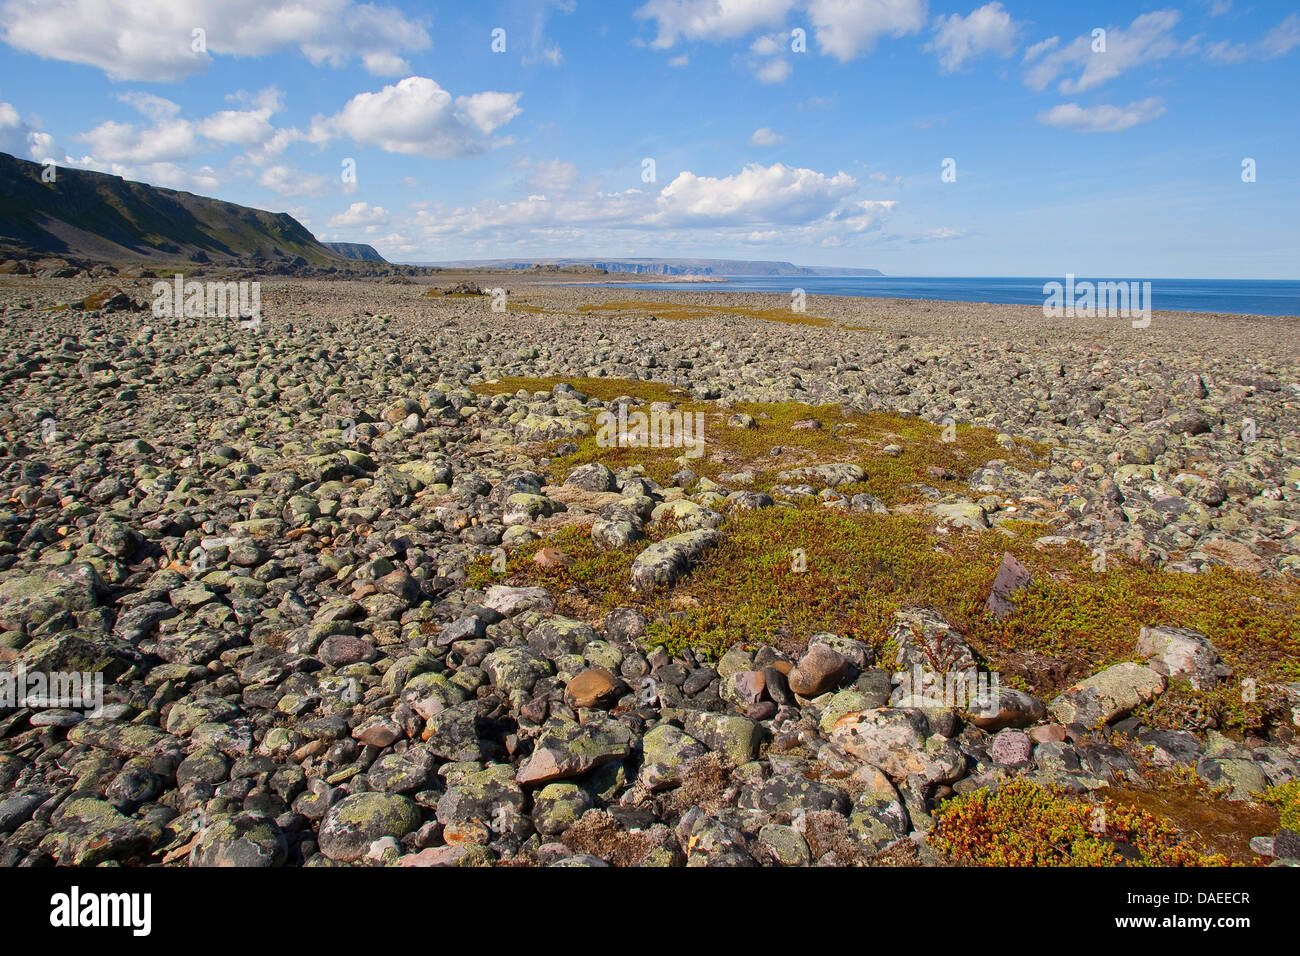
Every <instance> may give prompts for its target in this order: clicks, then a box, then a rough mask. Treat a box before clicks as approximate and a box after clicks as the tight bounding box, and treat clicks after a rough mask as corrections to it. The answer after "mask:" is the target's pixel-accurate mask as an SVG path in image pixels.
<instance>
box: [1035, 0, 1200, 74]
mask: <svg viewBox="0 0 1300 956" xmlns="http://www.w3.org/2000/svg"><path fill="white" fill-rule="evenodd" d="M1178 21H1179V14H1178V11H1177V10H1157V11H1155V12H1154V13H1144V14H1142V15H1141V16H1140V17H1137V18H1136V19H1135V20H1134V21H1133V22H1132V23H1130V24H1129V25H1128V27H1127V28H1126V29H1121V28H1120V27H1111V28H1109V29H1107V31H1106V51H1105V52H1104V53H1094V52H1093V49H1092V48H1093V37H1092V34H1091V32H1089V33H1088V34H1085V35H1083V36H1080V37H1077V38H1075V39H1074V40H1073V41H1072V42H1071V43H1070V44H1069V45H1068V46H1065V47H1062V48H1061V49H1059V50H1057V51H1055V52H1053V53H1051V54H1049V55H1047V56H1045V57H1043V58H1042V59H1041V60H1040V61H1039V62H1037V63H1035V64H1034V65H1033V66H1032V67H1030V68H1029V70H1028V71H1027V72H1026V73H1025V85H1027V86H1028V87H1030V88H1031V89H1035V90H1042V89H1046V88H1047V86H1048V85H1049V84H1051V83H1053V82H1055V81H1056V79H1057V78H1058V77H1060V76H1061V74H1063V73H1072V72H1074V71H1075V70H1078V71H1079V75H1078V77H1077V78H1076V79H1070V78H1069V77H1068V76H1067V77H1065V78H1064V79H1062V80H1061V83H1060V86H1059V87H1058V89H1059V90H1060V91H1061V92H1062V93H1066V94H1075V93H1083V92H1084V91H1086V90H1090V89H1093V88H1094V87H1097V86H1100V85H1102V84H1103V83H1105V82H1106V81H1107V80H1112V79H1114V78H1115V77H1117V76H1119V75H1120V74H1121V73H1124V72H1125V71H1127V70H1130V69H1133V68H1134V67H1138V66H1145V65H1146V64H1148V63H1153V62H1155V61H1156V60H1161V59H1164V58H1165V57H1168V56H1172V55H1173V54H1175V53H1177V52H1178V51H1179V49H1180V45H1179V43H1178V41H1177V40H1175V39H1174V37H1173V35H1172V33H1171V31H1172V30H1173V28H1174V27H1175V26H1176V25H1177V24H1178Z"/></svg>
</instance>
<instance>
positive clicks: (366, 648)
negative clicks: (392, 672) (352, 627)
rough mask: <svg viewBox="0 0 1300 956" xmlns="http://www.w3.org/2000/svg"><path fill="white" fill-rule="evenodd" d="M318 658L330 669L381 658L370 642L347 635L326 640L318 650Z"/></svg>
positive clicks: (334, 636) (337, 635) (333, 636)
mask: <svg viewBox="0 0 1300 956" xmlns="http://www.w3.org/2000/svg"><path fill="white" fill-rule="evenodd" d="M316 656H317V657H319V658H320V659H321V660H322V661H324V662H325V663H326V664H328V665H329V666H330V667H346V666H347V665H349V664H359V663H361V662H363V661H373V660H375V659H376V658H377V657H379V651H378V650H377V649H376V648H375V646H374V645H373V644H371V643H370V642H369V641H366V640H362V639H361V638H359V637H349V636H347V635H345V634H335V635H332V636H331V637H327V638H325V640H324V641H322V642H321V645H320V647H318V648H317V649H316Z"/></svg>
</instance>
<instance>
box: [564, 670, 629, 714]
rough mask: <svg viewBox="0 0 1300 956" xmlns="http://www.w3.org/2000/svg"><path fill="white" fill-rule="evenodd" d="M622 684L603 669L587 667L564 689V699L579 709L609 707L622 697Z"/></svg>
mask: <svg viewBox="0 0 1300 956" xmlns="http://www.w3.org/2000/svg"><path fill="white" fill-rule="evenodd" d="M623 691H624V684H623V682H622V681H621V680H619V679H618V678H617V677H616V676H614V674H613V673H612V672H611V671H609V670H606V669H605V668H603V667H589V668H587V669H586V670H584V671H582V672H581V673H579V674H577V675H576V676H575V677H574V678H573V680H571V681H569V683H568V684H567V685H566V686H565V688H564V699H565V700H566V701H568V702H569V704H570V706H573V707H579V708H588V707H610V706H612V705H613V704H614V702H615V701H617V700H618V698H619V697H620V696H622V694H623Z"/></svg>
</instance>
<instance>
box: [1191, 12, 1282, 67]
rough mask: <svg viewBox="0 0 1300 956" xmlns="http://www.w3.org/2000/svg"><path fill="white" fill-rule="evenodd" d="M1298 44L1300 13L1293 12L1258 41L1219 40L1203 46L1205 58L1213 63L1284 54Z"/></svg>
mask: <svg viewBox="0 0 1300 956" xmlns="http://www.w3.org/2000/svg"><path fill="white" fill-rule="evenodd" d="M1297 46H1300V14H1296V13H1293V14H1291V16H1289V17H1287V18H1286V19H1285V20H1283V21H1282V22H1281V23H1279V24H1278V25H1277V26H1275V27H1274V28H1273V29H1272V30H1270V31H1269V32H1268V33H1267V34H1266V35H1265V36H1264V38H1263V39H1262V40H1260V41H1259V42H1258V43H1229V42H1228V41H1227V40H1220V41H1219V42H1218V43H1212V44H1210V45H1209V46H1208V47H1206V48H1205V58H1206V59H1207V60H1210V61H1212V62H1214V63H1243V62H1245V61H1246V60H1272V59H1276V58H1277V57H1280V56H1286V55H1287V54H1288V53H1290V52H1291V51H1292V50H1293V49H1295V48H1296V47H1297Z"/></svg>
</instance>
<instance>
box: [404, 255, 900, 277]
mask: <svg viewBox="0 0 1300 956" xmlns="http://www.w3.org/2000/svg"><path fill="white" fill-rule="evenodd" d="M412 265H421V266H438V267H441V268H444V269H530V268H532V267H534V266H537V265H554V266H561V267H563V266H589V267H591V268H593V269H604V270H606V271H608V272H631V273H634V274H636V275H660V276H678V275H680V276H686V275H702V276H879V275H884V273H883V272H881V271H880V270H879V269H849V268H839V267H835V266H797V265H795V264H794V263H792V262H777V261H769V260H749V259H602V258H591V259H583V258H572V259H461V260H458V261H454V262H416V263H412Z"/></svg>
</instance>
